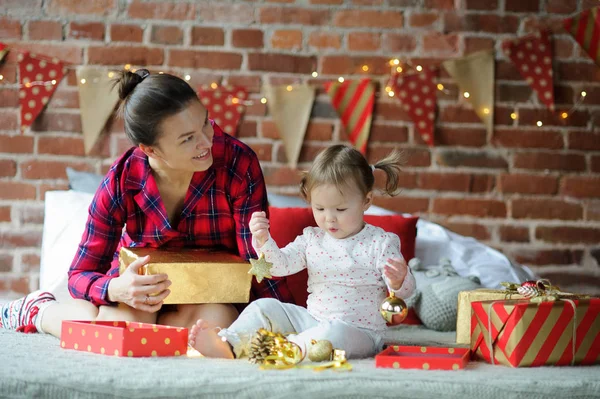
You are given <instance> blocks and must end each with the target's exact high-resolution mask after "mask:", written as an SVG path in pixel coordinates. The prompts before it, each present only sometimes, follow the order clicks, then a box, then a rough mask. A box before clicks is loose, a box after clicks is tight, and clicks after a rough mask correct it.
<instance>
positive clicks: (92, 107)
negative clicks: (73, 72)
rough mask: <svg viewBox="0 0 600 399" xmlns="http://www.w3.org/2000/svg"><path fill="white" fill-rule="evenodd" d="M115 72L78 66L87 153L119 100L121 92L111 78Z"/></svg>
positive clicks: (82, 126)
mask: <svg viewBox="0 0 600 399" xmlns="http://www.w3.org/2000/svg"><path fill="white" fill-rule="evenodd" d="M113 74H114V73H113V72H106V71H102V70H99V69H95V68H92V67H89V66H80V67H78V68H77V88H78V89H79V108H80V114H81V128H82V130H83V144H84V147H85V153H86V154H89V153H90V151H91V150H92V148H94V146H95V144H96V142H97V141H98V137H100V134H101V133H102V131H103V130H104V126H105V125H106V122H107V121H108V119H109V118H110V116H111V115H112V113H113V111H114V109H115V106H116V105H117V103H118V102H119V93H118V91H117V88H116V87H114V84H113V83H114V82H113V80H112V79H111V78H112V76H113Z"/></svg>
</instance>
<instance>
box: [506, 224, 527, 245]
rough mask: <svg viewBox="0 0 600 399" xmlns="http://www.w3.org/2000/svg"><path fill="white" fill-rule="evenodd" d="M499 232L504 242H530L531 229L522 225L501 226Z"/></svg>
mask: <svg viewBox="0 0 600 399" xmlns="http://www.w3.org/2000/svg"><path fill="white" fill-rule="evenodd" d="M498 233H499V234H500V240H501V241H504V242H529V229H528V228H527V227H521V226H506V225H504V226H500V228H499V230H498Z"/></svg>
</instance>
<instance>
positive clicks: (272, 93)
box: [264, 85, 315, 168]
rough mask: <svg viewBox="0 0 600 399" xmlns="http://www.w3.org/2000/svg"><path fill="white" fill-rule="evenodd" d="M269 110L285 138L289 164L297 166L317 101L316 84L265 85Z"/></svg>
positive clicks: (282, 137)
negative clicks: (313, 107) (311, 114)
mask: <svg viewBox="0 0 600 399" xmlns="http://www.w3.org/2000/svg"><path fill="white" fill-rule="evenodd" d="M264 89H265V97H266V98H267V104H268V105H269V112H270V114H271V116H272V117H273V120H274V121H275V125H276V126H277V130H278V132H279V136H280V137H281V139H282V140H283V146H284V148H285V155H286V157H287V161H288V165H289V166H290V167H291V168H296V166H297V165H298V156H299V155H300V150H301V149H302V143H303V142H304V134H305V133H306V127H307V126H308V121H309V120H310V113H311V110H312V106H313V103H314V101H315V87H314V86H308V85H305V86H265V87H264Z"/></svg>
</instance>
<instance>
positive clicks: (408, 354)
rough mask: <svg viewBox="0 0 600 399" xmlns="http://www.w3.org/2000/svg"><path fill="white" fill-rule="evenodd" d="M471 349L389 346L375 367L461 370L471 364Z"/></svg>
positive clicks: (379, 355)
mask: <svg viewBox="0 0 600 399" xmlns="http://www.w3.org/2000/svg"><path fill="white" fill-rule="evenodd" d="M470 354H471V350H470V349H469V348H450V347H431V346H402V345H392V346H388V347H387V348H386V349H384V350H383V351H382V352H380V353H379V354H377V355H376V356H375V367H379V368H395V369H398V368H400V369H421V370H459V369H463V368H465V366H466V365H467V363H468V362H469V358H470Z"/></svg>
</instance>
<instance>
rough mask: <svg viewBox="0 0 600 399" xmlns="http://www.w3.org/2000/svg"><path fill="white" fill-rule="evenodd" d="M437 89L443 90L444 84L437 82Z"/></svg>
mask: <svg viewBox="0 0 600 399" xmlns="http://www.w3.org/2000/svg"><path fill="white" fill-rule="evenodd" d="M437 89H438V90H440V91H441V90H444V85H443V84H441V83H438V84H437Z"/></svg>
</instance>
